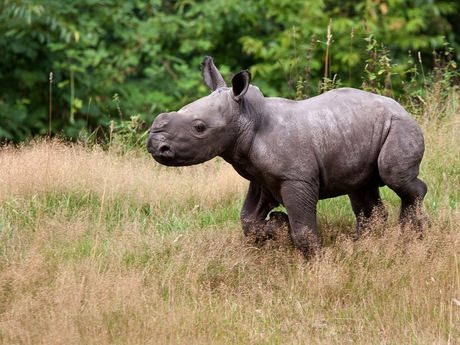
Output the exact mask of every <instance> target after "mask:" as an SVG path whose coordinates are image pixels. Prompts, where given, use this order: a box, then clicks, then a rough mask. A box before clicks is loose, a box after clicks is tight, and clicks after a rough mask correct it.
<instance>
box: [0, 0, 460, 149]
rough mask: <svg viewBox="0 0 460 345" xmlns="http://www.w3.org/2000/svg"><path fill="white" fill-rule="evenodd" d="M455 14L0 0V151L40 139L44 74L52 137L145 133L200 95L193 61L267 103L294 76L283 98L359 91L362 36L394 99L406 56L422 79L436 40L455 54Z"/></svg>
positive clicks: (395, 2)
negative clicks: (210, 62) (245, 73)
mask: <svg viewBox="0 0 460 345" xmlns="http://www.w3.org/2000/svg"><path fill="white" fill-rule="evenodd" d="M458 9H459V8H458V6H457V3H456V1H433V0H376V1H365V0H360V1H351V0H340V1H330V0H306V1H305V0H291V1H285V0H260V1H245V0H235V1H225V0H212V1H209V0H208V1H204V0H203V1H173V0H170V1H167V0H164V1H161V0H150V1H149V0H138V1H114V0H104V1H96V0H82V1H73V0H46V1H33V0H23V1H19V0H4V1H3V2H2V4H1V5H0V49H1V51H2V57H1V64H0V140H2V139H5V138H7V139H10V140H14V141H20V140H24V139H25V138H26V137H27V136H28V135H30V134H45V133H47V132H48V131H49V110H50V105H49V104H50V85H49V73H50V72H53V74H54V79H53V83H52V94H53V102H52V114H51V115H52V132H53V133H54V134H56V133H60V132H61V131H64V134H65V135H66V136H71V137H75V136H77V135H78V133H79V131H80V130H81V129H82V128H83V127H86V126H88V130H90V131H93V130H94V129H95V128H97V127H98V126H107V125H108V123H109V122H110V121H111V120H116V121H119V120H120V117H121V118H122V119H123V120H128V119H129V118H130V116H134V115H137V114H140V115H141V118H142V119H143V120H147V122H150V121H152V120H153V118H154V117H155V115H156V114H158V113H160V112H163V111H167V110H172V109H178V108H179V107H181V106H182V105H184V104H186V103H188V102H190V101H192V100H194V99H196V98H198V97H201V96H203V95H205V94H207V92H208V91H207V89H206V88H205V86H204V85H203V84H202V83H201V80H200V78H199V65H200V62H201V59H202V57H203V56H204V55H211V56H214V58H215V62H216V64H217V65H218V67H219V69H220V70H221V72H222V73H223V75H224V77H226V78H227V77H229V73H230V72H233V73H235V72H237V71H239V70H241V69H246V68H249V69H250V70H251V72H252V73H253V75H254V78H253V82H254V83H255V84H256V85H258V86H259V87H260V88H261V89H262V91H263V92H264V93H265V94H266V95H267V96H288V95H289V94H290V91H289V88H288V86H287V83H286V79H288V80H294V82H295V81H296V80H297V77H298V76H302V77H303V81H302V82H304V81H305V79H307V84H305V87H304V86H302V88H301V89H302V90H300V91H299V85H301V84H299V83H297V84H296V85H294V84H293V85H292V89H293V90H292V93H291V97H294V93H295V92H296V90H294V89H297V92H298V94H299V95H301V96H302V97H304V96H303V95H302V92H303V94H304V95H311V96H313V95H315V94H316V93H317V91H316V89H317V88H318V83H319V82H320V81H322V78H323V77H326V78H328V79H327V80H329V81H326V82H327V83H332V84H333V82H332V81H333V80H335V81H338V80H341V82H342V85H344V86H348V84H351V85H352V86H354V87H360V86H361V84H362V82H363V80H362V78H363V77H365V78H367V75H370V74H369V73H368V74H367V75H366V73H365V66H366V64H369V63H370V62H369V60H370V57H369V53H368V52H366V45H368V42H366V41H365V40H364V39H365V38H366V37H367V36H369V34H370V33H371V32H372V33H373V35H374V37H375V39H376V40H377V41H378V42H379V49H381V48H382V47H383V48H385V47H387V48H386V49H388V53H387V54H383V55H385V56H387V58H388V61H384V62H382V64H380V65H379V66H380V67H379V68H380V69H379V70H378V71H370V70H369V67H367V68H368V71H369V72H370V73H374V74H375V78H376V80H377V81H378V80H379V78H380V79H381V82H382V83H383V82H384V81H385V80H386V79H385V78H387V77H388V75H389V73H390V74H391V78H392V79H394V81H393V86H394V87H395V88H396V90H397V89H398V88H400V82H401V78H402V75H403V74H404V72H405V71H407V69H408V68H409V66H408V62H407V61H408V59H407V54H408V50H412V51H413V52H414V54H416V53H415V52H418V51H421V57H422V59H423V61H422V62H423V63H424V64H425V69H426V70H428V69H431V68H432V65H431V63H432V60H433V58H432V54H431V53H432V51H433V50H434V49H437V50H442V49H444V47H443V39H442V37H443V36H446V37H447V39H448V41H449V42H450V44H451V46H452V47H454V48H455V50H454V52H456V53H457V54H458V53H459V52H460V49H459V43H460V40H459V39H458V37H459V34H460V29H459V27H458V23H457V19H456V13H457V11H458ZM330 20H332V21H331V22H330ZM329 23H331V27H330V34H331V35H332V36H331V39H330V42H329V45H327V33H328V25H329ZM294 27H295V37H294V30H293V28H294ZM352 29H353V36H352V34H351V33H352ZM312 35H314V38H313V39H312ZM307 49H309V50H308V51H307ZM326 51H327V56H328V60H329V61H328V64H327V66H328V68H327V71H326V69H325V56H326ZM299 57H300V58H299ZM457 57H458V55H457ZM297 58H299V60H298V63H297V64H296V59H297ZM366 61H367V62H366ZM280 62H281V64H280ZM394 65H396V66H394ZM305 67H308V70H307V74H305ZM382 68H383V70H384V71H385V72H381V73H380V71H382ZM325 74H326V75H325ZM336 74H337V76H336V77H335V78H334V76H335V75H336ZM327 83H326V84H322V85H323V86H324V85H329V84H327ZM332 84H331V85H332ZM323 86H322V87H323ZM299 92H300V93H299ZM114 94H118V95H119V102H118V104H119V107H120V110H121V113H120V112H119V111H118V109H117V105H116V103H115V102H113V101H112V98H113V95H114ZM296 97H297V96H296Z"/></svg>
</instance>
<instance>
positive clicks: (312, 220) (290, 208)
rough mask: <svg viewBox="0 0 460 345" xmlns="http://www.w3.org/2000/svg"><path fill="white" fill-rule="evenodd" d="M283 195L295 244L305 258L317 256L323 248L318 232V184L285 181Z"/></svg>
mask: <svg viewBox="0 0 460 345" xmlns="http://www.w3.org/2000/svg"><path fill="white" fill-rule="evenodd" d="M281 196H282V198H283V205H284V207H285V208H286V210H287V212H288V214H289V223H290V225H291V237H292V241H293V242H294V245H295V246H296V248H297V249H298V250H300V251H301V252H302V254H303V255H304V256H305V258H307V259H309V258H311V257H313V256H315V255H316V254H317V253H319V251H320V249H321V245H320V242H319V239H318V234H317V232H316V205H317V203H318V196H319V187H318V185H317V184H315V183H311V184H310V183H306V182H302V181H285V182H284V183H283V186H282V188H281Z"/></svg>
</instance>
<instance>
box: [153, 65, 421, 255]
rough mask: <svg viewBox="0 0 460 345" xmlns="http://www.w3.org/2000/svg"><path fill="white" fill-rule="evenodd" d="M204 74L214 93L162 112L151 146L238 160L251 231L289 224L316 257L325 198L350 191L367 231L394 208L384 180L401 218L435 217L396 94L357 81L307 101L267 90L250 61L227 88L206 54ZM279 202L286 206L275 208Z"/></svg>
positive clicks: (179, 156)
mask: <svg viewBox="0 0 460 345" xmlns="http://www.w3.org/2000/svg"><path fill="white" fill-rule="evenodd" d="M202 75H203V80H204V83H205V85H206V86H207V87H208V88H209V89H210V90H211V91H212V93H211V94H210V95H208V96H206V97H203V98H200V99H198V100H196V101H194V102H192V103H190V104H188V105H186V106H184V107H183V108H181V109H180V110H179V111H173V112H169V113H163V114H160V115H158V116H157V117H156V118H155V120H154V122H153V124H152V127H151V130H150V134H149V137H148V139H147V149H148V152H149V153H151V155H152V156H153V158H154V159H155V160H156V161H157V162H159V163H161V164H164V165H168V166H186V165H193V164H199V163H202V162H205V161H207V160H210V159H212V158H214V157H216V156H220V157H222V158H223V159H224V160H225V161H227V162H228V163H230V164H231V165H232V166H233V168H234V169H235V170H236V171H237V172H238V173H239V174H240V175H241V176H243V177H244V178H246V179H248V180H249V181H250V183H249V190H248V194H247V196H246V199H245V201H244V205H243V209H242V211H241V217H240V219H241V224H242V228H243V231H244V233H245V234H246V235H248V236H252V237H253V238H254V240H256V241H260V240H265V239H268V238H272V237H274V236H276V234H277V232H278V231H279V229H280V228H287V229H289V231H290V236H291V238H292V241H293V243H294V245H295V247H296V248H298V249H299V250H300V251H301V252H302V253H303V254H304V255H305V256H306V257H310V256H311V255H314V254H315V253H317V251H318V250H319V249H320V242H319V240H318V235H317V232H316V208H317V203H318V200H320V199H326V198H333V197H336V196H339V195H345V194H348V197H349V199H350V202H351V205H352V209H353V212H354V213H355V215H356V218H357V234H358V235H359V234H360V233H361V232H362V230H363V227H364V226H365V223H366V221H367V220H368V218H369V217H371V215H372V214H373V212H375V211H378V212H379V213H380V215H381V216H383V217H386V216H387V211H386V209H385V207H384V205H383V203H382V199H381V198H380V194H379V187H382V186H385V185H387V186H388V187H389V188H391V189H392V190H393V191H394V192H395V193H396V194H397V195H398V196H399V197H400V198H401V212H400V222H401V223H403V224H418V225H415V227H418V226H419V225H420V224H421V222H423V221H424V219H425V217H427V216H425V215H423V214H422V213H421V202H422V200H423V198H424V196H425V194H426V193H427V186H426V184H425V183H424V182H422V181H421V180H420V179H418V178H417V176H418V174H419V166H420V162H421V160H422V157H423V153H424V150H425V146H424V140H423V135H422V132H421V130H420V128H419V126H418V125H417V123H416V122H415V121H414V119H413V118H412V117H411V116H410V115H409V114H408V113H407V111H406V110H405V109H404V108H403V107H402V106H401V105H400V104H398V103H397V102H396V101H394V100H393V99H391V98H387V97H383V96H379V95H376V94H373V93H369V92H365V91H362V90H358V89H353V88H340V89H335V90H331V91H328V92H326V93H323V94H321V95H319V96H316V97H312V98H309V99H306V100H302V101H293V100H288V99H284V98H271V97H270V98H267V97H264V95H263V94H262V93H261V92H260V90H259V88H258V87H256V86H253V85H251V84H250V81H251V73H250V72H249V71H248V70H244V71H241V72H238V73H237V74H235V75H234V76H233V78H232V81H231V84H232V86H231V87H227V84H226V82H225V80H224V78H223V77H222V75H221V73H220V72H219V70H218V69H217V68H216V66H215V65H214V62H213V58H212V57H208V56H206V57H205V58H204V59H203V62H202ZM279 205H283V206H284V207H285V209H286V212H287V214H286V213H284V212H271V211H272V210H273V209H274V208H275V207H278V206H279ZM270 212H271V213H270ZM269 214H270V215H269ZM267 218H268V219H267Z"/></svg>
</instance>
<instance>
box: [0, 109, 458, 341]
mask: <svg viewBox="0 0 460 345" xmlns="http://www.w3.org/2000/svg"><path fill="white" fill-rule="evenodd" d="M451 103H452V104H455V103H453V102H451ZM452 104H451V105H449V106H450V107H451V108H446V110H444V117H443V118H436V117H433V113H425V114H423V113H422V114H420V115H419V116H418V118H417V120H418V122H419V123H420V125H421V127H422V130H423V131H424V133H425V138H426V144H427V151H426V155H425V158H424V161H423V165H422V173H421V178H422V179H423V180H424V181H425V182H426V183H427V185H428V186H429V194H428V195H427V198H426V202H425V206H424V207H425V210H426V211H427V212H428V213H429V214H430V216H431V227H430V228H429V229H427V231H426V232H425V234H424V236H423V237H422V238H421V239H416V238H415V237H414V236H413V234H412V233H411V232H402V231H401V229H400V228H399V227H398V224H397V209H398V207H399V206H398V205H399V200H398V199H397V197H396V196H395V195H394V193H392V192H391V191H388V190H383V197H384V201H385V202H386V203H387V205H388V208H389V211H390V215H391V217H390V219H389V221H388V222H386V223H382V222H381V221H379V220H375V221H374V223H373V224H372V226H371V229H370V231H369V233H367V234H365V235H364V236H363V237H362V238H361V239H360V240H359V241H357V242H353V241H352V240H351V236H350V233H351V232H352V231H353V227H354V222H353V221H352V218H353V216H352V214H351V211H350V207H349V205H348V201H347V200H346V198H338V199H334V200H325V201H323V202H322V203H321V205H320V207H319V210H320V214H319V227H320V230H321V236H322V241H323V244H325V247H324V250H323V256H322V258H321V259H320V260H317V261H315V262H310V263H306V262H305V261H304V260H303V259H302V257H301V256H299V255H298V253H297V252H296V251H295V250H294V249H293V247H292V245H291V244H290V242H289V241H282V240H281V241H271V242H267V243H266V244H264V245H257V246H256V245H255V244H253V243H251V242H248V240H247V239H246V238H245V237H244V235H243V234H242V231H241V229H240V225H239V222H238V215H239V211H240V208H241V205H242V201H243V198H244V195H245V192H246V188H247V182H246V181H244V180H243V179H241V178H240V177H239V176H238V175H237V174H236V173H235V172H234V171H233V170H232V168H231V167H230V166H229V165H227V164H226V163H224V162H222V161H220V160H214V161H211V162H208V163H206V164H203V165H199V166H194V167H188V168H180V169H179V168H166V167H161V166H159V165H157V164H156V163H155V162H153V160H152V159H151V158H149V157H148V156H147V155H145V154H130V155H125V156H120V155H117V154H114V153H112V154H107V152H103V151H102V150H100V149H98V148H85V147H84V146H83V145H69V144H65V143H60V142H47V141H41V142H36V143H32V144H30V145H24V146H22V147H19V148H13V147H5V148H3V149H2V150H1V151H0V342H1V343H21V344H45V343H46V344H54V343H57V344H63V343H66V344H67V343H69V344H71V343H91V344H92V343H159V344H163V343H177V344H184V343H197V344H200V343H206V344H208V343H212V344H219V343H231V344H234V343H240V344H246V343H251V344H267V343H280V344H286V343H289V344H290V343H292V344H297V343H299V344H300V343H302V344H303V343H307V344H330V343H338V344H341V343H346V344H351V343H359V344H385V343H389V344H407V343H416V344H433V343H437V344H438V343H440V344H443V343H449V344H454V343H458V341H460V323H459V322H460V275H459V270H460V268H459V260H460V232H459V224H460V210H459V202H460V199H459V195H458V190H459V188H460V161H459V159H460V158H459V157H460V136H459V135H458V134H459V133H460V118H459V116H458V114H459V110H460V109H459V108H458V105H457V106H453V107H452ZM449 106H448V107H449Z"/></svg>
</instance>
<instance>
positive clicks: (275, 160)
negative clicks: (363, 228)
mask: <svg viewBox="0 0 460 345" xmlns="http://www.w3.org/2000/svg"><path fill="white" fill-rule="evenodd" d="M395 125H396V126H403V127H407V133H408V134H409V135H410V136H411V137H413V138H412V139H413V140H415V141H417V140H418V141H419V140H420V139H421V140H422V145H423V137H422V136H421V132H420V129H419V128H418V126H417V124H416V123H415V121H414V120H413V119H412V118H411V117H410V115H409V114H408V113H407V112H406V111H405V110H404V108H403V107H402V106H401V105H399V104H398V103H397V102H395V101H394V100H392V99H390V98H387V97H383V96H378V95H374V94H371V93H368V92H364V91H361V90H356V89H349V88H343V89H338V90H333V91H330V92H327V93H325V94H323V95H320V96H317V97H314V98H311V99H308V100H305V101H297V102H296V101H290V100H285V99H280V98H267V99H266V105H265V109H264V114H263V120H262V123H261V126H260V128H259V130H258V131H257V133H256V136H255V139H254V142H253V148H252V150H251V156H252V157H251V159H250V161H251V163H252V167H250V168H249V169H251V168H252V170H253V171H254V172H255V173H253V174H254V175H258V176H260V175H261V174H262V175H263V180H264V181H267V183H268V184H269V185H270V184H273V183H274V182H275V181H282V180H293V179H294V180H302V181H306V182H312V183H319V184H320V198H329V197H333V196H337V195H342V194H347V193H349V192H350V191H351V190H353V189H356V188H358V187H359V186H360V185H363V184H364V183H366V182H367V181H368V180H369V179H370V178H371V177H372V176H374V175H375V173H376V171H377V159H378V155H379V152H380V149H381V148H382V145H383V144H384V142H385V139H386V137H387V135H388V133H389V131H390V129H391V126H395ZM258 180H260V178H258ZM259 183H261V182H259Z"/></svg>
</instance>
